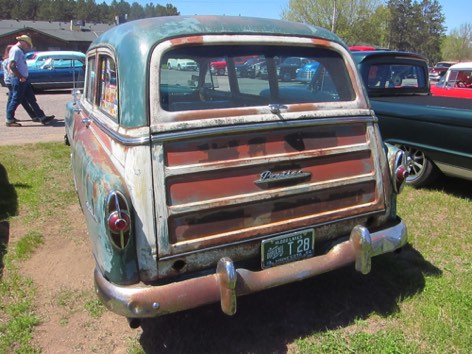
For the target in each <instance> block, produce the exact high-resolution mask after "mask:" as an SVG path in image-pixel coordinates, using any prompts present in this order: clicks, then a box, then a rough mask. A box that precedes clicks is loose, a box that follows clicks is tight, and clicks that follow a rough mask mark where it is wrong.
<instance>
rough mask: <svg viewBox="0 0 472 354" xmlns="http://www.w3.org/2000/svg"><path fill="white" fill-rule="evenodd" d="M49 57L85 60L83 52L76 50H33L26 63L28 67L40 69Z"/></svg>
mask: <svg viewBox="0 0 472 354" xmlns="http://www.w3.org/2000/svg"><path fill="white" fill-rule="evenodd" d="M49 58H55V59H63V58H67V59H79V60H82V61H85V54H84V53H82V52H76V51H68V50H53V51H42V52H41V51H40V52H33V53H32V54H31V56H30V57H29V59H28V58H27V59H26V64H27V65H28V69H29V70H31V69H40V68H41V67H42V66H43V64H44V63H45V62H46V60H48V59H49Z"/></svg>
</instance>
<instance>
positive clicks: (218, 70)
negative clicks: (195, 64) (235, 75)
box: [210, 58, 226, 75]
mask: <svg viewBox="0 0 472 354" xmlns="http://www.w3.org/2000/svg"><path fill="white" fill-rule="evenodd" d="M210 68H211V72H212V73H214V74H216V75H224V74H226V60H225V59H224V58H217V59H215V60H214V61H212V62H211V63H210Z"/></svg>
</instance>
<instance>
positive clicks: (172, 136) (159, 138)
mask: <svg viewBox="0 0 472 354" xmlns="http://www.w3.org/2000/svg"><path fill="white" fill-rule="evenodd" d="M89 118H90V119H91V120H92V122H93V123H94V124H95V125H96V126H97V127H98V128H99V129H101V130H102V131H103V132H105V133H106V134H107V135H108V136H110V137H111V138H112V139H113V140H115V141H117V142H119V143H121V144H123V145H126V146H139V145H146V144H149V142H152V143H162V142H166V141H174V140H183V139H193V138H199V137H204V136H207V135H210V134H211V135H221V134H225V133H227V132H231V133H232V134H237V133H243V132H255V131H258V130H267V129H280V128H297V127H308V126H314V125H327V124H329V125H332V124H346V123H348V124H349V123H370V122H376V121H377V120H376V118H374V117H372V116H362V117H341V118H333V117H331V118H322V119H310V120H294V121H283V122H269V123H267V122H264V123H255V124H254V123H251V124H248V125H228V126H223V127H214V128H213V127H212V128H201V129H194V130H191V131H181V132H172V133H162V134H159V133H152V135H151V137H149V136H138V137H131V136H129V135H124V134H120V133H118V132H116V131H115V130H113V129H111V128H110V127H108V126H107V125H106V124H105V123H103V122H102V121H101V120H100V119H98V118H97V117H95V116H94V115H93V114H92V113H90V114H89Z"/></svg>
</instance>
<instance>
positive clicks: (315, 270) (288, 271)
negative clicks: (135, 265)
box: [95, 221, 407, 318]
mask: <svg viewBox="0 0 472 354" xmlns="http://www.w3.org/2000/svg"><path fill="white" fill-rule="evenodd" d="M406 242H407V231H406V226H405V224H404V223H403V221H400V222H399V223H398V224H396V225H395V226H393V227H390V228H387V229H384V230H381V231H378V232H373V233H370V232H369V231H368V230H367V228H365V227H363V226H359V225H358V226H355V227H354V228H353V229H352V231H351V235H350V238H349V240H348V241H345V242H342V243H340V244H338V245H336V246H334V247H333V248H332V249H331V250H330V251H329V252H328V253H327V254H324V255H321V256H317V257H313V258H308V259H303V260H300V261H296V262H293V263H287V264H283V265H280V266H277V267H274V268H269V269H264V270H261V271H257V272H252V271H249V270H246V269H235V267H234V265H233V262H232V260H231V259H229V258H227V257H224V258H222V259H220V260H219V262H218V265H217V268H216V273H215V274H211V275H206V276H202V277H198V278H192V279H187V280H183V281H179V282H175V283H170V284H166V285H162V286H142V285H140V286H120V285H116V284H113V283H110V282H109V281H108V280H106V279H105V278H104V277H103V276H102V274H101V273H100V271H99V270H97V269H95V289H96V292H97V295H98V297H99V298H100V299H101V301H102V302H103V303H104V304H105V305H106V306H107V307H108V308H109V309H110V310H112V311H113V312H115V313H117V314H119V315H122V316H125V317H128V318H143V317H156V316H161V315H164V314H168V313H173V312H178V311H183V310H187V309H191V308H196V307H199V306H202V305H205V304H210V303H215V302H218V301H220V302H221V309H222V310H223V312H224V313H226V314H227V315H234V314H235V313H236V303H237V301H236V298H237V297H238V296H242V295H247V294H250V293H254V292H257V291H261V290H264V289H268V288H272V287H276V286H279V285H284V284H288V283H292V282H294V281H300V280H304V279H307V278H310V277H313V276H316V275H319V274H322V273H326V272H329V271H332V270H334V269H337V268H341V267H343V266H345V265H348V264H350V263H353V262H354V263H355V268H356V270H357V271H359V272H361V273H362V274H367V273H369V272H370V267H371V258H372V257H374V256H378V255H381V254H384V253H389V252H392V251H394V250H396V249H398V248H400V247H402V246H403V245H405V244H406Z"/></svg>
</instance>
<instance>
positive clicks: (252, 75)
mask: <svg viewBox="0 0 472 354" xmlns="http://www.w3.org/2000/svg"><path fill="white" fill-rule="evenodd" d="M161 63H163V65H161V69H160V102H161V106H162V108H163V109H165V110H167V111H188V110H200V109H220V108H238V107H251V106H263V105H269V104H297V103H314V102H335V101H352V100H354V98H355V93H354V90H353V87H352V83H351V79H350V78H349V75H348V72H347V70H346V66H345V63H344V60H343V58H342V57H341V55H340V54H338V53H337V52H334V51H331V50H327V49H320V48H312V47H301V48H296V47H287V46H280V47H279V46H202V47H195V46H193V47H187V48H179V49H175V50H173V51H169V52H167V53H166V54H165V55H164V58H163V59H162V60H161ZM174 63H192V64H194V65H186V66H185V67H184V66H183V65H181V66H180V67H179V66H178V65H176V64H174Z"/></svg>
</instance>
